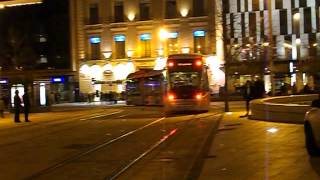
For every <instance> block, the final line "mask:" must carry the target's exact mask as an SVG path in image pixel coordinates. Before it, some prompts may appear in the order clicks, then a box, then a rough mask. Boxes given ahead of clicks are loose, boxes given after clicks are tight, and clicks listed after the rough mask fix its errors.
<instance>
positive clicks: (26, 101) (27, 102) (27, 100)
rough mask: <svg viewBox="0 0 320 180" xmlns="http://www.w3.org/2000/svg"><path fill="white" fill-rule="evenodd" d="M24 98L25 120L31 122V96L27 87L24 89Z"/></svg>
mask: <svg viewBox="0 0 320 180" xmlns="http://www.w3.org/2000/svg"><path fill="white" fill-rule="evenodd" d="M22 99H23V104H24V120H25V122H31V121H29V111H30V98H29V94H28V89H27V88H26V89H25V90H24V95H23V96H22Z"/></svg>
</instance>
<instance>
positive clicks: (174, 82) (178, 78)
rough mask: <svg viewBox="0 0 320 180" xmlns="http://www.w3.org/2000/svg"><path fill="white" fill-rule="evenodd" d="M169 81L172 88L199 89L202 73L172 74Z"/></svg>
mask: <svg viewBox="0 0 320 180" xmlns="http://www.w3.org/2000/svg"><path fill="white" fill-rule="evenodd" d="M169 79H170V86H171V88H178V87H186V86H188V87H199V86H200V80H201V72H171V73H170V78H169Z"/></svg>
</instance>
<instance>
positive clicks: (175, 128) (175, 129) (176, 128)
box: [25, 115, 213, 179]
mask: <svg viewBox="0 0 320 180" xmlns="http://www.w3.org/2000/svg"><path fill="white" fill-rule="evenodd" d="M198 116H199V115H191V117H189V118H188V119H187V120H185V121H183V122H182V123H183V125H182V124H174V123H173V124H171V125H170V127H168V128H167V131H166V133H164V134H163V136H162V137H161V138H159V139H158V140H155V141H153V143H152V142H151V143H149V144H151V145H150V146H149V148H146V149H144V150H143V151H142V152H139V153H137V155H136V156H135V158H132V159H131V160H128V161H125V163H122V164H121V165H118V167H117V168H114V170H113V171H112V172H111V173H109V175H107V176H105V178H104V179H117V178H118V177H119V176H121V174H122V173H124V172H126V171H127V170H129V169H130V168H131V167H132V166H134V165H135V164H136V163H137V162H139V161H140V160H141V159H143V158H144V157H145V156H147V155H149V154H150V153H151V152H152V151H154V150H155V149H156V148H158V147H159V146H161V145H162V144H163V143H165V142H167V141H169V140H170V139H173V137H175V136H176V135H177V134H181V133H182V131H183V129H185V128H187V127H188V124H189V123H190V122H191V121H192V120H193V121H195V120H198V119H199V118H205V117H209V116H213V115H207V116H202V117H201V116H200V117H198ZM119 118H120V116H119ZM165 119H166V120H167V119H168V118H167V117H162V118H158V119H156V120H154V121H152V122H150V123H148V124H146V125H144V126H141V127H139V128H136V129H134V130H131V131H129V132H127V133H125V134H123V135H120V136H118V137H115V138H113V139H111V140H110V139H109V140H107V141H104V142H101V143H99V144H96V145H95V146H93V147H91V148H89V149H87V150H85V151H83V152H80V153H78V154H75V155H72V156H69V157H68V158H66V159H65V160H63V161H60V162H59V163H56V164H54V165H52V166H49V167H47V168H45V169H43V170H41V171H38V172H37V173H35V174H33V175H31V176H29V177H27V178H25V179H38V178H40V179H41V178H42V176H46V175H48V174H50V173H54V172H55V171H56V170H58V169H61V168H64V166H67V165H68V164H71V163H73V162H76V161H78V160H80V159H81V158H84V157H86V158H87V157H88V156H90V154H92V153H93V152H97V151H99V150H101V149H103V148H107V147H109V148H110V146H111V145H113V144H115V143H116V142H120V143H125V142H126V139H128V138H129V137H132V136H133V135H134V134H137V133H138V132H141V131H143V130H146V129H148V128H149V127H154V125H156V124H159V123H160V122H164V120H165ZM162 125H163V124H162ZM168 126H169V125H168ZM171 126H172V127H171ZM128 148H129V147H128Z"/></svg>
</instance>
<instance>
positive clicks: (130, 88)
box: [127, 79, 140, 95]
mask: <svg viewBox="0 0 320 180" xmlns="http://www.w3.org/2000/svg"><path fill="white" fill-rule="evenodd" d="M127 94H128V95H140V90H139V80H136V79H134V80H128V81H127Z"/></svg>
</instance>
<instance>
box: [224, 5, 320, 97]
mask: <svg viewBox="0 0 320 180" xmlns="http://www.w3.org/2000/svg"><path fill="white" fill-rule="evenodd" d="M270 2H271V8H269V6H268V5H269V4H268V1H264V0H226V1H225V0H223V5H224V12H225V16H226V25H227V36H226V37H227V38H226V40H225V42H226V43H227V47H228V48H227V52H228V53H229V56H230V58H229V59H228V61H227V64H228V65H229V67H230V68H229V69H230V71H229V73H228V77H229V79H230V84H229V85H228V86H229V89H231V90H232V91H234V92H235V91H237V89H238V88H239V87H240V86H241V85H243V84H244V83H245V82H246V81H247V80H253V79H254V78H261V79H264V81H265V85H266V91H270V90H271V85H272V84H273V85H274V91H275V93H279V92H280V91H281V89H282V88H283V87H284V86H288V87H289V89H290V87H291V86H292V87H294V88H297V91H301V90H302V89H303V88H304V86H305V85H308V86H310V88H311V89H312V90H319V89H320V87H319V86H320V74H319V72H320V59H319V56H320V46H319V44H320V28H319V27H320V25H319V5H320V1H319V0H270ZM269 13H270V14H269ZM269 15H271V16H269ZM269 17H271V18H269ZM269 37H272V38H269ZM268 53H269V54H268ZM292 90H293V89H292ZM293 91H294V90H293Z"/></svg>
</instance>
